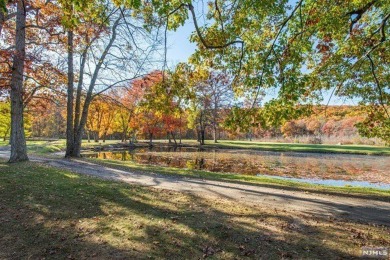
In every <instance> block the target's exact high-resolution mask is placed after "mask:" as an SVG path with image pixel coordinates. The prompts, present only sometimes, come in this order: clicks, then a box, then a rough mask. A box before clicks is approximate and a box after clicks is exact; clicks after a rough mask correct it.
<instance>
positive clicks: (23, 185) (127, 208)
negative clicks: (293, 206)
mask: <svg viewBox="0 0 390 260" xmlns="http://www.w3.org/2000/svg"><path fill="white" fill-rule="evenodd" d="M0 190H1V194H2V196H1V198H0V208H1V210H0V219H1V223H2V225H0V238H1V239H0V241H1V242H0V258H1V259H20V258H28V259H38V258H45V259H81V258H101V259H115V258H119V259H123V258H127V259H129V258H130V259H131V258H132V259H134V258H136V259H145V258H146V259H166V258H170V259H173V258H175V259H188V258H191V259H199V258H203V257H212V258H214V259H240V258H247V257H249V258H252V259H259V258H264V259H281V258H300V259H313V258H323V259H335V258H351V257H358V256H359V255H360V249H361V246H364V245H370V246H385V245H388V244H389V243H390V238H389V229H388V228H385V227H380V226H379V227H378V226H372V225H365V224H358V223H353V222H348V221H344V220H341V219H333V218H318V217H314V216H312V215H310V214H303V213H299V212H281V211H275V210H273V209H270V208H261V207H259V206H257V205H247V204H243V203H237V202H231V201H227V200H224V199H218V200H214V199H210V198H204V197H195V196H190V195H188V194H183V193H178V192H172V191H166V190H156V189H152V188H146V187H138V186H132V185H127V184H123V183H118V182H110V181H104V180H100V179H95V178H91V177H86V176H81V175H76V174H73V173H71V172H68V171H63V170H58V169H53V168H49V167H46V166H41V165H38V164H35V163H31V162H30V163H20V164H5V163H0Z"/></svg>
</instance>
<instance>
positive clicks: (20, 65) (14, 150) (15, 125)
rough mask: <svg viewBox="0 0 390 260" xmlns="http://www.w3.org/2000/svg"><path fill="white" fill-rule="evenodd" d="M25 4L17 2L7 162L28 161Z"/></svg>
mask: <svg viewBox="0 0 390 260" xmlns="http://www.w3.org/2000/svg"><path fill="white" fill-rule="evenodd" d="M26 15H27V14H26V3H25V1H24V0H18V1H17V13H16V30H15V52H14V55H13V65H12V75H11V83H10V84H11V136H10V144H11V156H10V159H9V162H19V161H26V160H28V156H27V146H26V138H25V135H24V120H23V109H24V105H23V77H24V62H25V57H26Z"/></svg>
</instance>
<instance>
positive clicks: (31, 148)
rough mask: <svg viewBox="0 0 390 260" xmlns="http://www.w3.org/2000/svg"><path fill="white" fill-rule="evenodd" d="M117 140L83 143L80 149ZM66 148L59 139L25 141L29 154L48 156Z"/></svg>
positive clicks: (6, 142) (6, 143)
mask: <svg viewBox="0 0 390 260" xmlns="http://www.w3.org/2000/svg"><path fill="white" fill-rule="evenodd" d="M8 142H9V141H5V142H4V141H0V146H5V145H8ZM119 142H120V141H118V140H106V142H105V143H103V142H100V143H99V142H93V141H92V142H90V143H88V142H87V141H83V143H82V147H83V148H92V147H94V146H99V145H110V144H116V143H119ZM65 148H66V142H65V139H59V140H54V141H30V140H28V141H27V150H28V152H29V153H33V154H38V155H43V154H49V153H55V152H61V151H65Z"/></svg>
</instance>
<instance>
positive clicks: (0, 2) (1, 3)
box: [0, 0, 7, 13]
mask: <svg viewBox="0 0 390 260" xmlns="http://www.w3.org/2000/svg"><path fill="white" fill-rule="evenodd" d="M0 12H4V13H6V12H7V5H6V3H5V0H0Z"/></svg>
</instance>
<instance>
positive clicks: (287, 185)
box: [84, 158, 390, 202]
mask: <svg viewBox="0 0 390 260" xmlns="http://www.w3.org/2000/svg"><path fill="white" fill-rule="evenodd" d="M84 160H87V161H92V162H95V163H98V164H101V165H104V166H107V167H112V168H117V169H123V170H128V171H132V172H141V173H142V172H148V173H157V174H166V175H176V176H183V177H191V178H202V179H209V180H220V181H229V182H240V183H251V184H257V185H261V186H267V187H274V188H283V189H291V190H303V191H307V192H312V193H326V194H334V195H348V196H362V197H365V198H368V197H371V198H377V199H381V200H385V201H389V202H390V190H385V189H374V188H364V187H350V186H343V187H331V186H325V185H317V184H308V183H301V182H296V181H291V180H283V179H276V178H272V177H265V176H251V175H243V174H230V173H229V174H227V173H218V172H210V171H203V170H194V169H185V168H174V167H163V166H154V165H146V164H139V163H136V162H132V161H119V160H108V159H106V160H101V159H92V158H88V159H87V158H85V159H84Z"/></svg>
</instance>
